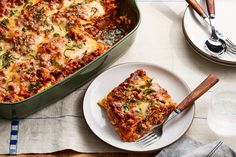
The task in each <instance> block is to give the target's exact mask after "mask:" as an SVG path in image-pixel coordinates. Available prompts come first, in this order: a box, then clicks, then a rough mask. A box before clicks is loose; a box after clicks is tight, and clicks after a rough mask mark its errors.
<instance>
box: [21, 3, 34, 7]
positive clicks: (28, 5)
mask: <svg viewBox="0 0 236 157" xmlns="http://www.w3.org/2000/svg"><path fill="white" fill-rule="evenodd" d="M32 5H33V3H32V2H29V3H26V4H25V5H24V6H23V8H29V7H31V6H32Z"/></svg>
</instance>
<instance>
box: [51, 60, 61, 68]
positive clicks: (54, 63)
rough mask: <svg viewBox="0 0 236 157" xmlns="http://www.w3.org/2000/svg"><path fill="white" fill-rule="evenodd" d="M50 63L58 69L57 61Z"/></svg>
mask: <svg viewBox="0 0 236 157" xmlns="http://www.w3.org/2000/svg"><path fill="white" fill-rule="evenodd" d="M51 63H52V65H53V66H56V67H58V66H59V65H60V64H59V63H58V62H57V61H55V60H51Z"/></svg>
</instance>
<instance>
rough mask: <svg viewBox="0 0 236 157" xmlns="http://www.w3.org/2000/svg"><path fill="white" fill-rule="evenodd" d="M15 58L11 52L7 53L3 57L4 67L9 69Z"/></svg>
mask: <svg viewBox="0 0 236 157" xmlns="http://www.w3.org/2000/svg"><path fill="white" fill-rule="evenodd" d="M12 60H13V57H12V55H11V53H10V52H6V53H4V54H3V55H2V67H3V68H5V69H7V68H8V67H9V66H10V63H11V61H12Z"/></svg>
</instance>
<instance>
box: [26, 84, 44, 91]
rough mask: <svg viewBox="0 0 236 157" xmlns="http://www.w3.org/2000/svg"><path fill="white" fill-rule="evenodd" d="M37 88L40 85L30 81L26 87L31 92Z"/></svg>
mask: <svg viewBox="0 0 236 157" xmlns="http://www.w3.org/2000/svg"><path fill="white" fill-rule="evenodd" d="M39 88H41V85H40V84H39V83H38V82H32V83H31V84H30V86H29V88H28V91H29V92H33V91H35V90H38V89H39Z"/></svg>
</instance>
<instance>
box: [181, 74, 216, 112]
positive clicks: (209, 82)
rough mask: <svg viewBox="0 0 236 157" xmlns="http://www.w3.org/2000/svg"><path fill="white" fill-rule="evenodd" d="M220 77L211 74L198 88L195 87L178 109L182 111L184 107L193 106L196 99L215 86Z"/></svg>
mask: <svg viewBox="0 0 236 157" xmlns="http://www.w3.org/2000/svg"><path fill="white" fill-rule="evenodd" d="M218 81H219V78H218V77H217V76H216V75H213V74H210V75H209V76H208V77H207V78H206V79H205V80H204V81H203V82H202V83H201V84H200V85H199V86H197V88H195V89H194V90H193V91H192V92H191V93H190V94H189V95H188V96H187V97H186V98H185V99H184V100H183V101H182V102H181V103H180V104H179V105H178V106H177V109H176V110H177V111H179V112H182V111H183V110H184V109H186V108H188V107H189V106H191V105H192V104H193V103H194V101H195V100H197V99H198V98H199V97H200V96H202V95H203V94H204V93H206V92H207V91H208V90H209V89H210V88H211V87H213V86H214V85H215V84H216V83H217V82H218Z"/></svg>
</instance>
